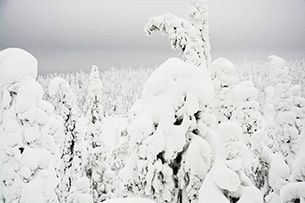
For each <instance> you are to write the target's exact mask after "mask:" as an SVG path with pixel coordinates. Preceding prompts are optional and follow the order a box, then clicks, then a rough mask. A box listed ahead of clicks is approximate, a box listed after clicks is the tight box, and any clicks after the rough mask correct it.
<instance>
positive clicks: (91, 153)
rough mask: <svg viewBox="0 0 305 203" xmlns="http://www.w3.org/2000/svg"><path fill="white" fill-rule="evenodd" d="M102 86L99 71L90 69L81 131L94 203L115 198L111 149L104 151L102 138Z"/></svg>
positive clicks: (94, 68) (104, 145)
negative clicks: (83, 128)
mask: <svg viewBox="0 0 305 203" xmlns="http://www.w3.org/2000/svg"><path fill="white" fill-rule="evenodd" d="M102 88H103V84H102V81H101V79H100V75H99V71H98V67H96V66H93V67H92V70H91V73H90V82H89V85H88V97H87V105H86V106H87V113H86V120H87V121H86V126H85V130H84V133H85V135H84V138H85V146H86V150H87V154H88V155H87V157H86V160H85V164H84V169H85V172H86V175H87V177H88V178H89V181H90V192H91V194H92V195H93V200H94V202H102V201H104V200H106V199H109V198H112V197H114V196H115V194H114V193H115V190H116V189H117V185H116V184H117V178H116V176H115V173H114V172H113V171H112V170H111V167H110V159H111V157H110V156H111V149H109V148H107V147H106V146H107V145H106V144H105V139H103V136H108V135H104V134H103V131H102V130H103V129H102V128H103V109H102V101H101V100H102V98H101V93H102Z"/></svg>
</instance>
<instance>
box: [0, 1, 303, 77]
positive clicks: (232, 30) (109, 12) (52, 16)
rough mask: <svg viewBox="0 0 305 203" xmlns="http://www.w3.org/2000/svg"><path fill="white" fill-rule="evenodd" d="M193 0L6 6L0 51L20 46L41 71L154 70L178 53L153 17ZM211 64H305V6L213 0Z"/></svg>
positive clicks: (0, 7) (0, 11)
mask: <svg viewBox="0 0 305 203" xmlns="http://www.w3.org/2000/svg"><path fill="white" fill-rule="evenodd" d="M187 1H188V0H0V50H2V49H5V48H8V47H19V48H23V49H26V50H28V51H30V52H31V53H32V54H34V55H35V56H36V58H38V61H39V70H40V73H52V72H65V71H78V70H79V69H83V70H85V71H88V70H90V69H91V66H92V65H94V64H95V65H97V66H99V67H100V69H108V68H109V67H111V66H114V67H117V68H120V67H129V66H131V67H139V66H144V67H155V66H158V65H160V64H161V63H162V62H163V61H164V60H166V59H167V58H168V57H170V56H177V53H176V52H175V51H172V50H171V48H170V45H169V41H168V39H167V37H166V36H161V35H160V33H153V36H152V37H147V36H146V35H145V33H144V32H143V28H144V26H145V24H146V22H147V20H148V19H149V18H150V17H153V16H157V15H161V14H165V13H168V12H170V13H173V14H175V15H177V16H179V17H184V16H185V11H186V7H187V3H188V2H187ZM208 5H209V14H210V21H209V25H210V38H211V46H212V58H213V59H215V58H217V57H219V56H223V57H227V58H229V59H235V60H236V59H245V58H247V59H265V58H266V57H267V56H268V55H271V54H277V55H280V56H283V57H285V58H286V59H290V58H291V59H296V58H302V59H304V58H305V0H208Z"/></svg>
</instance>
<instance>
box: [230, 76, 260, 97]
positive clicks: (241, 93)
mask: <svg viewBox="0 0 305 203" xmlns="http://www.w3.org/2000/svg"><path fill="white" fill-rule="evenodd" d="M258 94H259V92H258V89H256V87H254V84H253V83H252V82H250V81H244V82H241V83H239V84H238V85H236V86H235V87H234V89H233V90H232V91H231V96H232V99H233V100H234V101H249V100H254V99H257V98H258Z"/></svg>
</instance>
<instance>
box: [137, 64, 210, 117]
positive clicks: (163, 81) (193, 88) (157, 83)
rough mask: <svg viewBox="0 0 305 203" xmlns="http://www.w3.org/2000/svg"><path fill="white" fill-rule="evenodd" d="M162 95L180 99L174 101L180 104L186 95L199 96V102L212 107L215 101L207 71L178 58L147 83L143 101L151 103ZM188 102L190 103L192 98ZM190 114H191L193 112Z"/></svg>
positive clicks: (163, 67)
mask: <svg viewBox="0 0 305 203" xmlns="http://www.w3.org/2000/svg"><path fill="white" fill-rule="evenodd" d="M194 81H195V82H194ZM196 82H200V83H199V84H198V83H196ZM179 87H181V88H179ZM161 94H168V96H170V97H171V98H173V99H175V98H179V99H180V100H178V101H172V102H179V103H181V102H183V98H181V97H182V96H183V95H185V94H186V95H190V96H192V98H193V97H196V96H198V97H199V100H203V101H204V102H205V103H206V104H208V105H211V104H212V103H213V99H214V88H213V83H212V81H211V79H210V78H209V76H208V74H207V73H206V71H205V70H202V69H199V68H198V67H195V66H193V65H191V64H187V63H185V62H183V61H182V60H180V59H178V58H170V59H168V60H167V61H165V62H164V63H163V64H162V65H161V66H160V67H159V68H158V69H157V70H156V71H155V72H154V73H153V74H152V75H151V76H150V77H149V79H148V80H147V81H146V83H145V85H144V91H143V100H144V101H150V99H151V98H152V97H154V96H158V95H161ZM173 99H172V100H173ZM187 100H189V101H190V100H191V98H190V99H187ZM186 103H188V101H186ZM190 105H191V104H190ZM189 113H190V114H191V112H189ZM192 113H195V112H192Z"/></svg>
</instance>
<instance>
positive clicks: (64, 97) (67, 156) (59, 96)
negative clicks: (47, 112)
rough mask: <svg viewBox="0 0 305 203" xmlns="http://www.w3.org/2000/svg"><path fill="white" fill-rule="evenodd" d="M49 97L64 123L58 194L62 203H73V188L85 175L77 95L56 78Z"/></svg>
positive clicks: (60, 79) (67, 85)
mask: <svg viewBox="0 0 305 203" xmlns="http://www.w3.org/2000/svg"><path fill="white" fill-rule="evenodd" d="M49 95H50V96H51V97H55V98H56V103H55V110H57V112H60V113H61V116H62V119H63V123H64V139H63V143H62V146H61V149H62V151H61V152H60V153H61V155H60V156H61V157H60V162H61V163H60V164H61V166H60V168H59V171H60V175H59V177H60V184H59V185H58V187H57V190H56V192H57V194H58V196H59V201H60V202H73V198H74V197H73V190H72V186H73V184H74V183H75V181H76V180H77V179H79V178H81V177H82V175H83V157H82V156H83V153H84V152H85V150H84V147H83V139H82V138H81V137H80V134H79V133H78V132H77V130H76V125H77V120H78V119H79V112H78V109H77V106H76V101H75V95H74V94H73V93H72V91H71V89H70V86H69V84H68V83H67V82H66V81H65V80H64V79H62V78H54V79H53V80H51V81H50V84H49Z"/></svg>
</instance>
